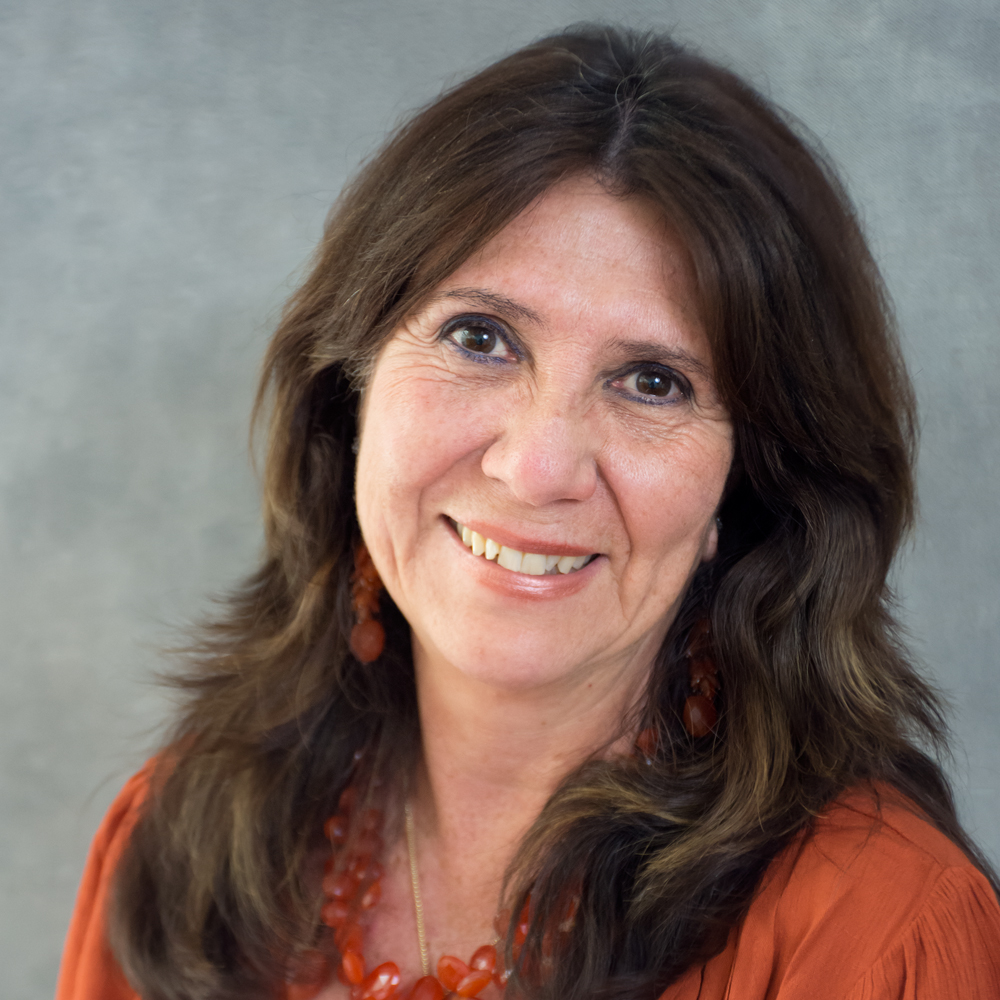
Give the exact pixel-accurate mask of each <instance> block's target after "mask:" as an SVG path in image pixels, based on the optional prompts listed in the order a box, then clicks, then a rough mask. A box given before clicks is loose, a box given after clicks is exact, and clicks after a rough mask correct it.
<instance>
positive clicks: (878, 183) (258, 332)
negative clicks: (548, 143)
mask: <svg viewBox="0 0 1000 1000" xmlns="http://www.w3.org/2000/svg"><path fill="white" fill-rule="evenodd" d="M611 15H613V16H614V17H616V18H619V19H622V20H624V21H626V22H628V23H632V24H637V25H659V26H670V27H674V28H675V29H676V30H677V32H678V33H679V35H680V36H681V37H683V38H686V39H689V40H693V41H695V42H697V43H699V44H700V45H702V46H703V47H704V49H705V50H706V51H708V52H709V53H711V54H715V55H718V56H721V57H722V58H723V59H724V60H726V61H727V62H729V63H730V64H732V65H734V66H735V67H737V68H741V69H742V70H744V71H746V72H747V73H748V74H749V75H750V77H751V78H752V79H753V80H755V81H756V82H757V83H758V84H759V85H761V86H762V87H763V88H764V89H765V90H766V91H767V92H769V93H770V94H771V95H772V96H773V97H774V98H776V99H777V100H778V101H779V102H781V103H783V104H784V105H786V106H787V107H789V108H790V109H791V110H792V111H793V112H795V113H796V114H798V115H800V116H801V117H802V118H803V119H804V120H805V121H806V122H807V123H808V124H809V125H810V126H811V127H812V129H813V130H814V131H815V132H816V133H817V134H818V135H819V136H820V137H821V138H822V139H823V140H824V141H825V143H826V144H827V146H828V147H829V149H830V151H831V152H832V154H833V155H834V157H835V159H836V160H837V161H839V163H840V164H841V165H842V167H843V169H844V172H845V174H846V177H847V179H848V182H849V184H850V187H851V190H852V191H853V194H854V196H855V197H856V199H857V201H858V202H859V204H860V206H861V211H862V213H863V216H864V218H865V220H866V223H867V226H868V229H869V231H870V234H871V237H872V240H873V243H874V246H875V248H876V252H877V255H878V257H879V259H880V260H881V262H882V264H883V265H884V268H885V272H886V276H887V278H888V282H889V285H890V288H891V290H892V292H893V294H894V296H895V298H896V300H897V302H898V306H899V312H900V316H901V319H902V324H903V328H904V331H905V338H906V350H907V352H908V356H909V360H910V363H911V366H912V369H913V372H914V375H915V380H916V384H917V389H918V392H919V395H920V401H921V404H922V408H923V409H922V413H923V451H922V459H921V469H920V472H921V487H922V497H923V519H922V525H921V529H920V532H919V535H918V538H917V541H916V543H915V545H914V547H913V548H912V550H911V551H910V553H909V554H908V556H907V557H906V559H905V562H904V564H903V566H902V569H901V575H900V590H901V594H902V597H903V601H904V610H905V616H906V619H907V621H908V622H909V624H910V626H911V628H912V630H913V632H914V634H915V638H916V646H917V648H918V650H919V652H920V653H921V655H922V656H923V657H924V658H925V660H926V661H927V663H928V664H929V665H930V670H931V673H932V674H933V676H934V677H936V679H937V680H938V682H939V683H940V685H941V686H942V687H943V688H944V689H945V690H946V691H947V692H948V693H949V695H950V697H951V699H952V701H953V703H954V706H955V723H956V729H957V731H958V734H959V736H960V738H961V743H960V745H959V747H958V753H957V756H956V760H955V763H954V770H953V773H954V775H955V778H956V780H957V783H958V787H959V790H960V794H961V797H962V805H963V810H964V816H965V819H966V821H967V822H968V824H969V826H970V827H971V829H972V831H973V832H974V834H975V835H977V836H978V837H979V838H980V840H981V842H982V843H983V844H984V845H985V846H986V847H987V849H988V850H989V851H990V852H991V853H992V854H993V856H994V857H998V856H1000V773H998V772H1000V763H998V762H1000V735H998V726H997V721H996V720H997V718H998V716H1000V696H998V682H997V673H996V652H995V650H996V631H997V630H996V625H997V606H998V603H1000V530H998V526H997V521H996V512H997V496H998V495H1000V470H998V463H997V457H998V447H1000V446H998V441H997V432H998V429H1000V419H998V409H997V405H996V403H997V399H996V396H997V390H998V377H997V376H998V375H1000V338H998V319H997V317H998V315H1000V291H998V289H1000V276H998V274H997V270H998V265H997V261H998V259H1000V245H998V243H1000V202H998V193H997V192H998V184H997V180H998V178H997V163H998V162H1000V93H998V70H997V67H998V64H1000V15H998V10H997V6H996V4H995V2H993V0H978V2H976V0H970V2H965V0H962V2H958V0H956V2H952V3H948V2H946V0H863V2H862V0H857V2H848V0H835V2H831V0H743V2H740V0H728V2H726V0H677V2H671V0H660V2H649V0H647V2H639V0H621V2H618V3H615V4H605V3H599V2H590V0H576V2H574V0H520V2H503V0H500V2H497V0H409V2H403V0H399V2H390V0H229V2H226V0H205V2H202V3H196V2H186V0H74V2H72V3H70V2H68V0H2V2H0V116H2V117H0V164H2V166H0V170H2V202H0V213H2V215H0V255H2V256H0V337H2V340H0V504H2V507H0V570H2V576H0V636H2V646H0V649H2V655H3V661H2V662H3V672H2V675H0V720H2V729H0V753H2V766H0V885H2V896H0V899H2V902H0V995H2V996H3V997H4V998H6V1000H41V998H44V997H48V996H50V995H51V991H52V988H53V983H54V981H55V973H56V964H57V957H58V953H59V949H60V945H61V941H62V937H63V934H64V931H65V925H66V921H67V918H68V916H69V912H70V907H71V904H72V899H73V895H74V892H75V889H76V883H77V879H78V877H79V874H80V869H81V866H82V864H83V859H84V854H85V851H86V848H87V844H88V841H89V839H90V837H91V835H92V833H93V831H94V828H95V826H96V824H97V822H98V820H99V818H100V816H101V814H102V811H103V810H104V808H105V807H106V805H107V804H108V802H109V801H110V798H111V796H112V795H113V793H114V792H115V790H116V788H117V787H118V785H119V784H120V783H121V781H122V780H123V779H124V777H125V776H126V775H127V774H128V773H129V772H130V770H131V769H133V768H134V767H135V766H136V765H137V763H139V762H140V761H141V760H142V758H143V754H144V751H145V749H146V748H147V747H148V746H149V745H150V740H151V737H150V735H149V733H150V730H151V728H152V727H154V726H155V725H156V724H157V723H158V722H159V721H160V720H161V719H162V718H163V716H164V711H165V707H166V702H165V700H164V699H163V697H162V696H161V695H160V694H159V693H158V692H157V691H156V690H155V688H154V687H153V686H152V685H151V683H150V677H151V672H152V671H153V670H154V669H155V668H156V666H157V665H158V664H160V663H161V660H160V659H159V658H158V654H157V652H156V650H157V647H158V646H159V645H161V644H163V643H165V642H169V641H171V637H172V629H174V628H175V627H176V626H177V625H178V624H179V623H181V622H183V621H185V620H186V619H187V618H188V617H190V616H192V615H193V614H196V613H197V610H198V609H199V608H201V607H203V606H204V601H205V596H206V595H207V594H209V593H211V592H212V591H215V590H218V589H220V588H223V587H224V586H226V585H227V584H228V583H230V582H231V581H232V580H233V579H234V578H235V577H236V576H237V575H238V574H240V573H241V572H243V571H244V570H246V569H248V568H249V567H250V566H251V564H252V562H253V560H254V556H255V553H256V551H257V547H258V544H259V537H260V536H259V531H258V527H257V488H256V485H255V481H254V478H253V476H252V475H251V472H250V469H249V465H248V461H247V457H246V423H247V415H248V410H249V406H250V400H251V393H252V388H253V383H254V374H255V369H256V366H257V364H258V359H259V356H260V354H261V350H262V347H263V345H264V342H265V338H266V336H267V331H268V329H269V328H270V327H271V325H272V323H273V321H274V315H275V311H276V309H277V308H278V305H279V303H280V302H281V301H282V299H283V298H284V297H285V296H286V294H287V293H288V291H289V289H290V288H291V287H292V285H293V283H294V281H295V278H296V275H297V274H298V273H300V272H299V269H300V267H301V265H302V262H303V261H304V259H305V258H306V256H307V255H308V253H309V251H310V248H311V247H312V245H313V243H314V242H315V240H316V239H317V236H318V235H319V232H320V226H321V222H322V219H323V216H324V213H325V211H326V209H327V206H328V204H329V203H330V201H331V200H332V198H333V197H334V195H335V194H336V192H337V190H338V188H339V187H340V186H341V184H342V182H343V181H344V179H345V178H346V177H347V175H348V174H349V172H350V171H351V170H352V169H353V167H354V166H355V164H357V162H358V161H359V159H360V158H361V157H363V156H364V155H365V154H366V153H368V152H369V151H370V150H372V149H373V147H374V146H375V145H376V144H377V143H378V141H379V139H380V137H381V136H382V135H383V133H384V130H385V129H386V128H387V127H388V126H389V125H391V123H392V122H394V121H395V120H396V119H397V117H398V116H399V115H400V114H401V113H403V112H405V111H406V110H407V109H408V108H411V107H413V106H414V105H415V104H417V103H419V102H422V101H423V100H425V99H427V98H429V97H431V96H432V95H433V94H434V93H435V92H436V91H437V90H438V89H439V88H440V86H441V85H442V83H443V82H445V81H448V80H453V79H455V77H456V76H457V75H461V74H463V73H465V72H466V71H468V70H470V69H472V68H474V67H477V66H479V65H481V64H483V63H484V62H486V61H487V60H489V59H491V58H493V57H494V56H497V55H499V54H500V53H502V52H504V51H505V50H507V49H509V48H511V47H514V46H516V45H518V44H520V43H522V42H524V41H527V40H528V39H530V38H531V37H533V36H536V35H538V34H540V33H542V32H544V31H547V30H551V29H553V28H555V27H558V26H561V25H563V24H566V23H569V22H572V21H575V20H580V19H583V18H595V17H607V16H611Z"/></svg>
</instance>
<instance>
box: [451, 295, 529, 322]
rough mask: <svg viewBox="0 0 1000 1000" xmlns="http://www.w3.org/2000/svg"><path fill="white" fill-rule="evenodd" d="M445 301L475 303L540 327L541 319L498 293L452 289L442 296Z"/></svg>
mask: <svg viewBox="0 0 1000 1000" xmlns="http://www.w3.org/2000/svg"><path fill="white" fill-rule="evenodd" d="M441 297H442V298H445V299H464V300H465V301H466V302H475V303H476V305H480V306H485V307H486V308H487V309H494V310H496V311H497V312H498V313H503V314H504V315H506V316H516V317H517V318H518V319H522V320H527V321H528V322H529V323H533V324H535V325H536V326H541V325H542V317H541V316H539V315H538V313H536V312H535V310H534V309H529V308H528V307H527V306H525V305H522V304H521V303H520V302H515V301H514V300H513V299H509V298H507V296H506V295H500V294H499V293H498V292H488V291H487V290H486V289H485V288H453V289H452V290H451V291H450V292H445V293H444V294H443V295H442V296H441Z"/></svg>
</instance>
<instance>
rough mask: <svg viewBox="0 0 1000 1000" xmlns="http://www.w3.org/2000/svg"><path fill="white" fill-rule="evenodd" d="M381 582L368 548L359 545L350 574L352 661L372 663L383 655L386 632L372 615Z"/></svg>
mask: <svg viewBox="0 0 1000 1000" xmlns="http://www.w3.org/2000/svg"><path fill="white" fill-rule="evenodd" d="M381 592H382V580H381V578H380V577H379V575H378V570H377V569H375V564H374V563H373V562H372V557H371V554H370V553H369V551H368V546H366V545H365V543H364V542H362V543H361V544H360V545H358V547H357V548H356V549H355V550H354V572H353V573H352V574H351V607H352V608H353V609H354V627H353V628H352V629H351V639H350V642H349V644H348V645H349V646H350V648H351V653H353V654H354V658H355V659H356V660H359V661H360V662H361V663H371V662H372V661H373V660H377V659H378V658H379V657H380V656H381V655H382V650H383V649H384V648H385V629H384V628H382V625H381V623H380V622H378V621H376V620H375V618H374V615H375V614H376V612H377V611H378V597H379V594H380V593H381Z"/></svg>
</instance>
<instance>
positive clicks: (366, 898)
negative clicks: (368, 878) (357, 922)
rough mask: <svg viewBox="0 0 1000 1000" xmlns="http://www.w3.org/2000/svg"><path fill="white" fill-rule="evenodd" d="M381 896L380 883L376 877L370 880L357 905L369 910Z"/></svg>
mask: <svg viewBox="0 0 1000 1000" xmlns="http://www.w3.org/2000/svg"><path fill="white" fill-rule="evenodd" d="M381 898H382V883H381V882H379V881H378V880H377V879H376V880H375V881H374V882H372V884H371V885H370V886H368V888H367V889H365V891H364V893H363V894H362V896H361V900H360V902H359V905H360V907H361V909H362V910H370V909H371V908H372V907H373V906H375V904H376V903H378V901H379V900H380V899H381Z"/></svg>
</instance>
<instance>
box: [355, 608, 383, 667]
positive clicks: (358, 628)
mask: <svg viewBox="0 0 1000 1000" xmlns="http://www.w3.org/2000/svg"><path fill="white" fill-rule="evenodd" d="M349 645H350V647H351V653H352V654H353V655H354V658H355V659H356V660H357V661H358V662H359V663H372V662H373V661H374V660H377V659H378V658H379V657H380V656H381V655H382V650H383V649H384V648H385V629H384V628H382V625H381V624H380V623H379V622H377V621H375V619H374V618H369V619H368V620H367V621H363V622H358V623H357V625H355V626H354V628H352V629H351V639H350V642H349Z"/></svg>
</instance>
